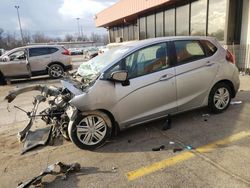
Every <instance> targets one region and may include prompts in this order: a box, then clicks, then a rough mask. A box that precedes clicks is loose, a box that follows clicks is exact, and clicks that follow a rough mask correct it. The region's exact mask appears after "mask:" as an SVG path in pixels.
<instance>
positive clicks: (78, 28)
mask: <svg viewBox="0 0 250 188" xmlns="http://www.w3.org/2000/svg"><path fill="white" fill-rule="evenodd" d="M76 20H77V30H78V38H79V37H80V27H79V20H80V18H76Z"/></svg>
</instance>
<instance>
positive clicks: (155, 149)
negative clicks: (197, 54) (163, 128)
mask: <svg viewBox="0 0 250 188" xmlns="http://www.w3.org/2000/svg"><path fill="white" fill-rule="evenodd" d="M164 149H165V146H164V145H161V146H159V147H155V148H152V151H161V150H164Z"/></svg>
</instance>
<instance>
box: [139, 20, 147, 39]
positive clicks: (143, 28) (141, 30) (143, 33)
mask: <svg viewBox="0 0 250 188" xmlns="http://www.w3.org/2000/svg"><path fill="white" fill-rule="evenodd" d="M139 23H140V28H139V39H140V40H141V39H145V38H146V17H142V18H140V19H139Z"/></svg>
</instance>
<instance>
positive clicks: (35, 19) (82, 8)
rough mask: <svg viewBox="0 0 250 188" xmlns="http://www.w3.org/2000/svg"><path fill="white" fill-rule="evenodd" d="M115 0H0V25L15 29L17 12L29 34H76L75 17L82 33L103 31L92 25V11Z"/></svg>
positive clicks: (16, 29)
mask: <svg viewBox="0 0 250 188" xmlns="http://www.w3.org/2000/svg"><path fill="white" fill-rule="evenodd" d="M117 1H118V0H0V28H2V29H4V31H5V32H17V33H18V34H19V25H18V19H17V12H16V9H15V8H14V6H15V5H19V6H20V8H19V13H20V17H21V23H22V27H23V30H25V31H29V32H30V33H31V34H32V33H35V32H43V33H44V34H45V35H47V36H51V37H63V36H64V35H65V34H67V33H69V34H76V33H77V32H78V30H77V21H76V18H77V17H79V18H80V21H79V23H80V26H81V27H82V28H83V33H84V34H87V35H89V34H90V33H91V32H95V33H105V31H106V30H105V29H103V28H96V27H95V23H94V19H93V17H94V15H95V14H96V13H98V12H100V11H102V10H103V9H105V8H106V7H109V6H111V5H112V4H114V3H115V2H117Z"/></svg>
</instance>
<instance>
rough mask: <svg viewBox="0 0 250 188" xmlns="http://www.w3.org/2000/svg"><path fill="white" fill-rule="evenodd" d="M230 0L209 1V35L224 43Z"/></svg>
mask: <svg viewBox="0 0 250 188" xmlns="http://www.w3.org/2000/svg"><path fill="white" fill-rule="evenodd" d="M227 2H228V0H220V1H217V0H209V13H208V35H210V36H214V37H216V38H217V39H218V40H219V41H224V32H225V26H226V11H227Z"/></svg>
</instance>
